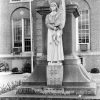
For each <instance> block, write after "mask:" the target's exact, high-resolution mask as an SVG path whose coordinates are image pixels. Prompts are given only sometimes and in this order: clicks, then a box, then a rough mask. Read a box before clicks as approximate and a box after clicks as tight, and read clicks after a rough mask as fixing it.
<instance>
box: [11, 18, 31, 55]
mask: <svg viewBox="0 0 100 100" xmlns="http://www.w3.org/2000/svg"><path fill="white" fill-rule="evenodd" d="M24 19H26V18H22V19H20V20H21V23H22V24H21V25H22V53H30V52H31V49H30V51H25V34H24ZM27 19H29V18H27ZM14 35H15V33H14V20H13V19H12V49H13V48H20V47H14ZM30 43H31V34H30ZM30 48H31V45H30Z"/></svg>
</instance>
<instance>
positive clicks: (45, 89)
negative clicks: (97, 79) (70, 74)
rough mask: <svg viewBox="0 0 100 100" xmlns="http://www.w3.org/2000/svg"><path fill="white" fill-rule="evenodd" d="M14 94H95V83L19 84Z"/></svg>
mask: <svg viewBox="0 0 100 100" xmlns="http://www.w3.org/2000/svg"><path fill="white" fill-rule="evenodd" d="M16 94H30V95H96V84H95V83H91V84H90V86H85V85H84V86H83V85H79V86H28V85H26V86H21V87H18V88H17V91H16Z"/></svg>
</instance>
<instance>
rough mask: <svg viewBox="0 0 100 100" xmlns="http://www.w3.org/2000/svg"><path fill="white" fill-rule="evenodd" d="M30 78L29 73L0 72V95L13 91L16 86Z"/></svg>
mask: <svg viewBox="0 0 100 100" xmlns="http://www.w3.org/2000/svg"><path fill="white" fill-rule="evenodd" d="M29 76H30V74H29V73H24V74H12V73H11V72H0V94H2V93H5V92H7V91H10V90H13V89H14V88H15V87H16V86H19V85H21V82H22V81H24V80H26V79H27V78H28V77H29Z"/></svg>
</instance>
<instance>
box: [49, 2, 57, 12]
mask: <svg viewBox="0 0 100 100" xmlns="http://www.w3.org/2000/svg"><path fill="white" fill-rule="evenodd" d="M50 8H51V10H52V11H55V10H57V9H58V5H57V3H56V2H50Z"/></svg>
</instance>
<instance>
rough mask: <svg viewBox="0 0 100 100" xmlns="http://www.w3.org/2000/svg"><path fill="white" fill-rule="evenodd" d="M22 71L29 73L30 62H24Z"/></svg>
mask: <svg viewBox="0 0 100 100" xmlns="http://www.w3.org/2000/svg"><path fill="white" fill-rule="evenodd" d="M22 72H23V73H31V64H30V63H25V65H24V67H23V68H22Z"/></svg>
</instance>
